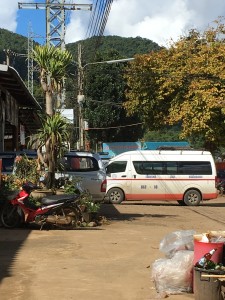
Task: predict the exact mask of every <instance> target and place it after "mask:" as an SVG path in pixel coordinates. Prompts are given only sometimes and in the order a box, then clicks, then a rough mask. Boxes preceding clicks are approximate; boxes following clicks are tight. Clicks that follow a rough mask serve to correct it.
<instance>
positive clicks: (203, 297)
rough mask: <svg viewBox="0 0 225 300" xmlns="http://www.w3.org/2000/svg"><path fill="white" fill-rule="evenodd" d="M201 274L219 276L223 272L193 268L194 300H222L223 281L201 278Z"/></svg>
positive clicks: (213, 278)
mask: <svg viewBox="0 0 225 300" xmlns="http://www.w3.org/2000/svg"><path fill="white" fill-rule="evenodd" d="M202 274H204V275H205V274H209V275H211V274H213V275H219V274H224V272H219V271H209V270H205V269H199V268H196V267H195V268H194V286H195V290H194V295H195V300H224V299H225V298H224V292H223V291H222V290H223V288H224V284H225V282H224V281H220V280H219V279H218V278H215V277H203V276H202Z"/></svg>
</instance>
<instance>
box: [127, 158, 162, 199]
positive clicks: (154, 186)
mask: <svg viewBox="0 0 225 300" xmlns="http://www.w3.org/2000/svg"><path fill="white" fill-rule="evenodd" d="M131 166H132V194H131V197H130V199H131V200H165V191H166V183H165V180H164V174H163V173H164V162H163V161H148V160H134V161H131Z"/></svg>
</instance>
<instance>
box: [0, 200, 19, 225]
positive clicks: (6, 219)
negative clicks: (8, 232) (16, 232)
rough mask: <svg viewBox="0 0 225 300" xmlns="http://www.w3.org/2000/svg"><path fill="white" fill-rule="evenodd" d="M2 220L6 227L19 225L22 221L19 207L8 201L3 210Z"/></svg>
mask: <svg viewBox="0 0 225 300" xmlns="http://www.w3.org/2000/svg"><path fill="white" fill-rule="evenodd" d="M1 222H2V225H3V226H4V227H6V228H15V227H18V226H19V225H20V223H21V217H20V215H19V214H18V211H17V207H16V206H14V205H12V204H11V203H7V204H6V205H5V206H4V207H3V209H2V212H1Z"/></svg>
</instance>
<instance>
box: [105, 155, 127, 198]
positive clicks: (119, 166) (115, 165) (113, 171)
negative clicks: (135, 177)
mask: <svg viewBox="0 0 225 300" xmlns="http://www.w3.org/2000/svg"><path fill="white" fill-rule="evenodd" d="M106 176H107V191H109V190H110V189H111V188H120V189H121V190H123V192H124V194H125V198H126V197H127V194H130V193H131V177H130V159H129V157H122V158H121V159H120V160H114V161H111V162H110V163H109V164H108V165H107V166H106Z"/></svg>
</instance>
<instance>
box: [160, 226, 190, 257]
mask: <svg viewBox="0 0 225 300" xmlns="http://www.w3.org/2000/svg"><path fill="white" fill-rule="evenodd" d="M194 234H195V231H194V230H179V231H174V232H172V233H169V234H167V235H166V236H165V237H164V238H163V239H162V240H161V242H160V244H159V249H160V251H162V252H163V253H165V256H166V257H167V258H171V257H173V255H174V254H175V253H176V252H177V251H180V250H194V237H193V236H194Z"/></svg>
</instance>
